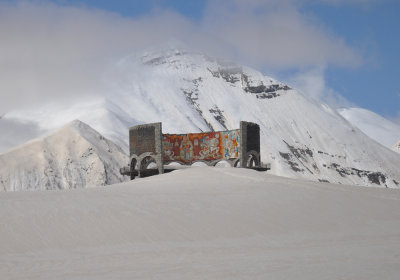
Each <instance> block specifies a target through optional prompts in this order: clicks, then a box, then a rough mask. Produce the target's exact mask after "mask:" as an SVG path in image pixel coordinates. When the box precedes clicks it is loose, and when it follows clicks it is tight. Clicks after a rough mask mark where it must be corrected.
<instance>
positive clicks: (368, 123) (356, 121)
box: [338, 108, 400, 149]
mask: <svg viewBox="0 0 400 280" xmlns="http://www.w3.org/2000/svg"><path fill="white" fill-rule="evenodd" d="M338 111H339V113H340V114H341V115H342V116H343V117H344V118H345V119H346V120H348V121H349V122H350V123H351V124H352V125H354V126H355V127H358V128H359V129H360V130H361V131H362V132H364V133H365V134H367V135H368V136H369V137H371V138H372V139H374V140H375V141H377V142H378V143H381V144H382V145H384V146H386V147H388V148H389V149H392V148H393V146H394V145H395V143H397V142H398V141H399V139H400V125H398V124H395V123H394V122H391V121H389V120H387V119H385V118H383V117H381V116H379V115H378V114H376V113H374V112H371V111H369V110H366V109H362V108H342V109H339V110H338Z"/></svg>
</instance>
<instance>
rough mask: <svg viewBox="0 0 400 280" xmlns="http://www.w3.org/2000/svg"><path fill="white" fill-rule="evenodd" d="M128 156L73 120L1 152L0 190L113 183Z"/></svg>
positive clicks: (51, 188) (96, 133) (57, 187)
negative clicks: (50, 132)
mask: <svg viewBox="0 0 400 280" xmlns="http://www.w3.org/2000/svg"><path fill="white" fill-rule="evenodd" d="M127 160H128V156H127V155H126V154H125V153H124V152H123V150H122V149H121V148H120V147H118V146H117V145H115V144H113V143H112V142H111V141H109V140H107V139H105V138H104V137H103V136H101V135H100V134H99V133H98V132H96V131H95V130H93V129H92V128H91V127H89V126H88V125H86V124H84V123H82V122H80V121H78V120H75V121H73V122H71V123H69V124H68V125H66V126H64V127H63V128H61V129H59V130H57V131H56V132H54V133H52V134H50V135H48V136H46V137H44V138H40V139H36V140H33V141H31V142H28V143H26V144H24V145H22V146H20V147H17V148H14V149H11V150H10V151H8V152H6V153H4V154H1V155H0V166H1V168H0V190H4V191H19V190H53V189H69V188H83V187H91V186H98V185H105V184H115V183H119V182H122V181H124V180H126V179H124V178H123V177H122V176H121V175H120V174H119V168H120V167H122V166H123V165H124V164H126V162H127Z"/></svg>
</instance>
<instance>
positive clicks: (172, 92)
mask: <svg viewBox="0 0 400 280" xmlns="http://www.w3.org/2000/svg"><path fill="white" fill-rule="evenodd" d="M103 82H104V84H106V85H107V88H106V89H105V92H106V93H104V94H103V95H101V98H100V97H99V98H98V99H95V98H94V99H93V100H90V102H89V101H87V102H85V101H83V100H80V101H79V104H78V105H76V106H68V108H63V106H62V105H59V106H58V107H57V106H54V105H52V106H44V107H43V108H41V109H40V110H39V109H35V110H31V111H24V112H17V111H15V112H9V113H8V114H7V115H6V116H5V117H7V118H9V119H13V120H19V121H21V122H25V123H27V122H36V123H37V125H38V126H39V128H40V129H41V130H50V129H55V128H56V127H58V126H61V124H63V122H65V121H68V120H70V119H75V118H78V119H80V120H82V121H84V122H86V123H88V124H89V125H91V126H92V127H93V128H94V129H96V130H97V131H99V132H100V133H101V134H102V135H104V136H105V137H107V138H109V139H111V140H112V141H114V142H115V143H117V144H119V145H121V146H122V147H123V148H124V149H125V150H127V147H128V145H127V143H128V127H129V126H133V125H137V124H143V123H151V122H162V125H163V132H164V133H188V132H199V131H209V130H225V129H235V128H238V127H239V123H240V121H242V120H245V121H252V122H256V123H258V124H259V125H260V128H261V157H262V161H263V162H266V163H271V165H272V169H271V171H270V172H271V173H272V174H275V175H280V176H286V177H292V178H305V179H309V180H314V181H318V180H319V181H329V182H334V183H343V184H356V185H364V186H381V187H399V182H400V169H399V168H398V166H400V156H399V155H398V154H397V153H395V152H393V151H390V150H388V149H386V148H385V147H383V146H381V145H379V144H378V143H376V142H375V141H373V140H371V139H370V138H369V137H366V135H365V134H363V133H362V132H361V131H359V130H358V129H357V128H354V127H353V126H352V125H351V124H350V123H349V122H347V121H346V120H344V119H343V117H341V116H340V115H339V114H338V113H337V112H336V111H335V110H333V109H331V108H330V107H328V106H327V105H325V104H322V103H320V102H318V101H315V100H312V99H310V98H308V97H307V96H305V95H303V94H301V93H299V92H298V91H296V90H294V89H291V88H290V87H289V86H287V85H285V84H283V83H281V82H278V81H276V80H274V79H273V78H270V77H267V76H264V75H263V74H261V73H260V72H258V71H256V70H253V69H251V68H248V67H245V66H240V65H237V64H235V63H232V62H227V61H223V60H218V59H215V58H212V57H209V56H207V55H204V54H202V53H197V52H193V51H189V50H185V49H182V48H179V49H178V48H174V47H168V48H165V49H162V50H151V51H145V52H143V53H141V54H134V55H131V56H128V57H125V58H124V59H121V60H120V61H118V63H115V65H114V66H113V67H112V68H111V69H108V71H107V74H106V75H105V78H104V81H103ZM48 120H51V121H48ZM125 164H126V163H125Z"/></svg>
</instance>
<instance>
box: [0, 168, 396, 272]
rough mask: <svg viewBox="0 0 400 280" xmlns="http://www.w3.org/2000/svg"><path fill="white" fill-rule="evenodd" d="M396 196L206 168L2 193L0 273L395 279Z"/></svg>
mask: <svg viewBox="0 0 400 280" xmlns="http://www.w3.org/2000/svg"><path fill="white" fill-rule="evenodd" d="M399 201H400V191H399V190H397V189H396V190H394V189H379V188H361V187H355V186H347V185H333V184H327V183H318V182H310V181H302V180H292V179H287V178H282V177H276V176H271V175H269V174H268V173H266V172H257V171H254V170H248V169H233V168H210V167H204V168H190V169H185V170H180V171H175V172H172V173H168V174H164V175H159V176H154V177H149V178H143V179H138V180H134V181H132V182H127V183H122V184H118V185H113V186H110V187H99V188H91V189H75V190H67V191H62V192H29V193H28V192H17V193H15V192H14V193H0V224H1V225H2V226H0V236H1V238H0V278H1V279H31V280H33V279H40V280H43V279H71V280H72V279H93V280H99V279H166V280H168V279H299V280H301V279H307V280H310V279H318V280H321V279H365V280H368V279H387V280H389V279H393V280H397V279H398V278H399V274H400V266H399V261H400V257H399V252H400V203H399Z"/></svg>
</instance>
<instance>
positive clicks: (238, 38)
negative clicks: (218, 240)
mask: <svg viewBox="0 0 400 280" xmlns="http://www.w3.org/2000/svg"><path fill="white" fill-rule="evenodd" d="M399 14H400V1H395V0H393V1H390V0H383V1H377V0H348V1H344V0H321V1H315V0H281V1H276V0H248V1H240V0H231V1H229V0H208V1H197V0H194V1H184V0H175V1H173V0H170V1H167V0H150V1H136V0H134V1H129V0H125V1H122V0H114V1H106V0H98V1H95V0H86V1H77V0H54V1H0V35H2V38H3V39H2V40H4V38H9V39H10V40H5V41H4V42H7V43H6V45H5V47H4V48H5V50H6V51H5V52H3V59H4V60H5V61H9V62H10V63H12V62H15V61H17V62H16V63H15V64H18V65H19V68H18V67H15V71H14V72H15V73H14V72H13V71H8V72H7V73H4V75H3V77H5V78H4V79H6V78H7V81H15V80H18V79H20V78H21V77H20V76H18V75H26V76H29V75H31V74H32V73H34V75H35V77H33V78H32V77H31V79H32V81H31V85H32V84H34V85H35V86H37V84H38V83H39V82H40V80H41V79H43V80H46V81H48V80H49V79H48V77H49V76H50V77H52V79H51V80H52V81H54V85H53V84H52V83H51V82H48V83H47V84H46V86H38V88H37V92H41V93H43V94H44V95H46V94H45V92H48V94H49V95H50V94H52V92H54V88H55V87H56V86H60V85H61V86H62V85H63V84H65V92H64V94H67V92H72V91H79V89H81V90H86V91H88V89H90V84H91V81H92V82H93V84H94V83H95V80H96V77H95V74H92V72H95V71H94V70H97V69H98V68H99V65H98V63H97V62H96V63H93V61H96V60H98V58H99V57H101V58H107V59H108V60H111V59H112V58H117V57H122V56H124V55H126V54H127V53H129V52H130V51H135V50H139V49H141V48H145V47H146V46H148V45H152V44H159V43H162V42H163V41H166V40H168V38H175V39H177V40H180V41H182V42H183V43H185V44H187V45H189V46H190V47H194V48H199V49H200V50H203V51H206V52H209V53H211V54H212V55H224V56H227V57H228V58H234V59H235V60H237V61H238V62H240V63H244V64H247V65H250V66H253V67H255V68H257V69H258V70H261V71H262V72H264V73H265V74H267V75H271V76H275V77H276V78H279V79H281V80H284V81H286V82H289V83H290V84H292V85H294V86H296V87H299V88H300V89H301V90H303V91H304V92H306V93H307V94H310V95H312V96H314V97H316V98H320V99H322V100H324V101H326V102H329V103H331V104H332V105H335V106H346V105H356V106H360V107H363V108H366V109H369V110H372V111H374V112H377V113H378V114H381V115H383V116H384V117H387V118H390V119H392V120H396V121H398V122H400V86H399V82H398V79H399V74H400V71H399V70H400V55H398V53H397V52H398V51H399V50H400V36H399V30H400V19H399V18H398V15H399ZM12 31H14V32H15V33H14V34H13V36H12V37H10V34H11V32H12ZM78 37H79V39H77V38H78ZM66 42H67V43H66ZM71 42H72V43H71ZM74 42H75V43H74ZM111 42H112V43H111ZM115 42H118V44H116V43H115ZM58 44H59V45H58ZM100 44H101V46H100ZM27 45H32V46H34V47H35V49H36V52H35V53H34V54H33V52H32V51H31V50H29V51H27V50H26V49H25V48H24V46H27ZM16 50H19V51H20V53H21V50H22V53H23V56H21V55H20V53H17V52H16ZM7 51H9V52H7ZM52 55H54V58H60V57H65V61H62V60H61V61H60V62H59V64H60V71H61V72H62V74H59V75H57V73H55V72H57V71H55V69H54V66H52V68H51V70H46V65H42V66H40V69H41V71H43V73H42V75H41V74H40V73H38V71H35V72H33V70H32V71H31V72H29V71H28V70H25V69H26V68H31V67H32V65H39V64H42V63H46V60H51V58H52ZM21 57H22V58H23V59H22V58H21ZM0 59H2V57H1V55H0ZM104 60H106V59H104ZM43 61H44V62H43ZM27 63H29V65H28V66H29V67H27V65H26V64H27ZM49 63H50V62H49V61H47V64H49ZM82 64H84V65H85V67H86V66H87V65H90V64H92V66H90V67H89V66H87V68H83V69H82V67H81V66H82ZM94 64H96V65H94ZM78 65H79V68H78ZM21 68H24V70H23V71H21ZM77 69H78V71H77ZM0 70H1V69H0ZM46 71H48V72H46ZM79 71H83V73H80V75H81V76H82V74H88V73H90V74H88V75H87V81H83V80H82V79H81V78H80V76H79V77H78V76H77V74H76V72H79ZM10 73H11V74H10ZM13 73H14V74H13ZM0 74H3V73H0ZM40 75H41V76H40ZM25 78H26V77H25ZM27 80H28V81H29V78H27ZM7 81H6V80H4V81H1V82H2V84H3V88H0V89H1V90H2V92H5V91H7V90H10V89H12V90H13V91H14V92H20V93H21V96H24V95H23V93H22V92H23V91H24V89H25V88H23V87H22V86H20V87H19V88H12V85H11V83H10V85H9V86H8V87H6V86H7ZM27 84H28V85H29V83H28V82H27ZM71 84H75V85H78V87H80V88H73V87H71V88H69V87H70V85H71ZM4 85H5V86H4ZM5 87H6V88H5ZM30 88H32V87H30ZM92 90H95V89H92ZM14 95H15V102H14V103H10V104H9V106H11V107H12V106H13V105H15V104H17V100H18V99H21V96H19V95H18V94H14ZM31 95H32V96H35V97H38V96H39V94H38V93H36V94H35V93H32V94H31ZM17 97H18V98H17ZM342 97H343V98H342ZM9 99H10V100H12V97H10V98H9ZM25 99H27V100H29V98H25ZM10 102H11V101H10Z"/></svg>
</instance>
